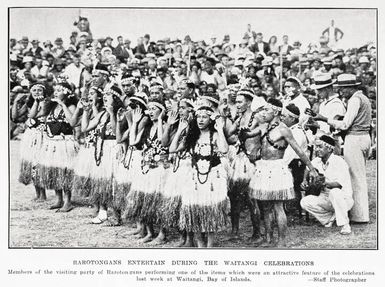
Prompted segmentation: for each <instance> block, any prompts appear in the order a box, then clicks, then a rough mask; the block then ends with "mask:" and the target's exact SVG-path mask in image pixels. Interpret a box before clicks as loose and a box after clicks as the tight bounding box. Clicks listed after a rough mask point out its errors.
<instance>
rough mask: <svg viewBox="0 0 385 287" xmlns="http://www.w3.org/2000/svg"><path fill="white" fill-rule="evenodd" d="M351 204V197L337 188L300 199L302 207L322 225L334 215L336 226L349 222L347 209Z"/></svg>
mask: <svg viewBox="0 0 385 287" xmlns="http://www.w3.org/2000/svg"><path fill="white" fill-rule="evenodd" d="M352 206H353V199H352V198H351V197H349V196H347V195H346V194H345V193H344V191H343V190H341V189H339V188H333V189H331V190H330V191H329V192H321V194H320V195H319V196H315V195H308V196H305V197H304V198H302V200H301V207H302V209H304V210H306V211H307V212H309V213H310V214H311V215H313V216H314V217H315V218H317V220H318V221H319V222H321V224H322V225H325V224H327V223H328V222H329V221H331V220H332V219H333V217H334V216H335V219H336V222H337V225H338V226H342V225H345V224H347V223H349V217H348V211H349V210H350V209H351V208H352Z"/></svg>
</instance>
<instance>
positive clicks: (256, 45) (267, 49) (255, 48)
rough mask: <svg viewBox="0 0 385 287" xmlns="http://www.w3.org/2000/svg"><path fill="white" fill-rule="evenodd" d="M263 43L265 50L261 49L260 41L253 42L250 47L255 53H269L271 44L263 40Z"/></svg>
mask: <svg viewBox="0 0 385 287" xmlns="http://www.w3.org/2000/svg"><path fill="white" fill-rule="evenodd" d="M262 43H263V51H259V47H258V43H255V44H253V45H252V46H251V47H250V51H251V52H253V53H259V52H263V53H265V54H267V53H268V52H269V51H270V46H269V44H268V43H266V42H262Z"/></svg>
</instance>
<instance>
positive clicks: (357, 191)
mask: <svg viewBox="0 0 385 287" xmlns="http://www.w3.org/2000/svg"><path fill="white" fill-rule="evenodd" d="M360 84H361V83H359V82H358V81H357V78H356V76H355V75H353V74H341V75H339V76H338V77H337V83H336V85H335V86H336V87H338V88H339V93H340V94H341V95H342V97H344V98H346V99H347V100H348V107H347V111H346V114H345V116H344V118H343V120H335V119H333V118H327V117H324V116H321V115H317V116H316V117H315V118H314V119H316V120H321V121H325V122H327V123H328V124H329V125H330V126H331V127H333V128H335V129H340V130H345V131H346V132H347V134H346V137H345V143H344V158H345V160H346V162H347V164H348V165H349V170H350V176H351V179H352V188H353V199H354V206H353V208H352V210H351V212H350V215H351V221H354V222H361V223H366V222H369V201H368V185H367V181H366V167H365V165H366V159H367V157H368V153H369V150H370V146H371V140H370V135H369V130H370V124H371V121H372V107H371V103H370V101H369V99H368V98H367V97H366V96H365V95H364V94H363V93H362V91H361V90H359V89H358V86H359V85H360Z"/></svg>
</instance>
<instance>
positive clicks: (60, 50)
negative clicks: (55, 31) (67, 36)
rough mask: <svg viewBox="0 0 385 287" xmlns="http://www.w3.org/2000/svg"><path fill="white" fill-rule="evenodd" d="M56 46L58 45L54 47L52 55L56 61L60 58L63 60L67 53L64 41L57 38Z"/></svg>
mask: <svg viewBox="0 0 385 287" xmlns="http://www.w3.org/2000/svg"><path fill="white" fill-rule="evenodd" d="M55 45H56V47H54V48H53V49H52V55H53V56H54V57H55V58H56V59H58V58H61V57H62V56H63V55H64V53H65V49H64V47H63V39H62V38H56V40H55Z"/></svg>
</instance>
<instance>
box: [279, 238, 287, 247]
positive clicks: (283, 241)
mask: <svg viewBox="0 0 385 287" xmlns="http://www.w3.org/2000/svg"><path fill="white" fill-rule="evenodd" d="M277 247H278V248H286V247H287V241H286V239H284V238H279V239H278V242H277Z"/></svg>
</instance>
